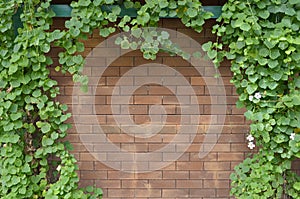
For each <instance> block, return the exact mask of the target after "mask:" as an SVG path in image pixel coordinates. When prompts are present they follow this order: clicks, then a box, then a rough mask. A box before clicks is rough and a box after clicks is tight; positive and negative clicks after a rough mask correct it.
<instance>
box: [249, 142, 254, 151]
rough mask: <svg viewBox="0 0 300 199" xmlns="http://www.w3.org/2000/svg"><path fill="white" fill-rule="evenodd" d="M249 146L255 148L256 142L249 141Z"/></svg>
mask: <svg viewBox="0 0 300 199" xmlns="http://www.w3.org/2000/svg"><path fill="white" fill-rule="evenodd" d="M248 148H249V149H251V150H252V149H254V148H255V144H254V143H253V142H249V143H248Z"/></svg>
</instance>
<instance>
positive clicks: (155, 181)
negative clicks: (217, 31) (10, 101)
mask: <svg viewBox="0 0 300 199" xmlns="http://www.w3.org/2000/svg"><path fill="white" fill-rule="evenodd" d="M63 23H64V20H63V19H56V20H55V23H54V26H56V27H58V28H61V27H62V25H63ZM213 24H214V20H209V21H208V22H207V23H206V24H205V26H204V30H203V32H202V33H200V34H198V33H195V32H193V31H192V30H190V29H187V28H185V27H184V26H183V25H181V23H180V21H179V20H177V19H163V20H162V21H161V22H160V25H161V27H164V28H169V29H173V30H176V31H179V32H181V33H184V34H186V35H188V36H189V37H191V38H193V39H195V40H196V41H198V42H199V43H200V44H201V43H204V42H206V41H209V40H214V38H213V36H212V35H211V33H210V31H211V27H212V25H213ZM102 41H103V39H102V38H100V37H99V36H98V34H97V32H95V33H94V34H93V35H92V36H91V38H89V40H88V41H86V42H85V45H86V51H85V52H84V53H83V55H84V56H87V55H88V53H90V52H91V50H92V49H94V47H96V46H97V45H98V44H99V43H100V42H102ZM189 45H191V46H193V44H189ZM94 50H95V49H94ZM57 52H59V49H53V51H52V52H51V56H52V57H53V59H54V60H55V62H56V63H57ZM113 54H114V51H113V50H112V51H111V52H110V51H109V50H108V51H107V55H105V56H106V61H107V60H108V59H109V57H110V56H112V55H113ZM87 62H88V64H89V71H88V72H87V73H88V74H89V75H90V76H91V78H90V83H91V84H92V85H93V87H96V89H95V93H88V94H94V95H95V106H94V107H93V105H92V104H90V102H89V100H87V99H86V98H85V97H84V96H83V95H80V96H75V98H76V99H75V100H74V99H73V106H72V94H73V88H72V86H73V83H72V81H71V78H70V76H63V75H61V74H59V73H56V72H55V71H52V74H51V75H52V76H53V78H54V79H56V80H57V81H58V82H59V85H60V88H61V95H60V96H59V97H58V100H59V101H61V102H62V103H66V104H68V105H70V111H72V109H73V111H74V109H79V110H80V113H81V118H80V121H81V124H79V126H80V127H79V128H77V129H76V128H75V125H73V127H74V128H73V129H71V130H70V134H69V136H68V140H70V141H71V142H72V143H73V145H74V148H75V149H74V151H73V154H74V155H75V156H76V158H77V159H78V164H79V169H80V170H79V176H80V185H81V186H86V185H93V184H96V185H97V186H99V187H101V188H102V189H103V191H104V198H229V190H230V180H229V175H230V173H231V172H232V170H233V167H234V166H235V165H236V164H237V163H239V162H241V161H242V160H243V159H244V158H245V154H246V153H247V152H248V150H247V148H246V141H245V135H246V133H247V131H248V126H247V123H246V121H245V118H244V116H243V110H239V109H237V108H236V107H235V101H236V99H237V95H236V93H235V89H234V87H233V85H231V84H230V83H229V80H230V78H231V75H232V74H231V72H230V69H229V63H227V62H226V63H223V65H222V66H221V67H220V69H219V71H220V73H221V79H222V80H223V82H224V88H225V92H226V100H227V110H226V119H225V124H224V126H223V130H222V132H216V134H215V135H210V136H216V137H217V136H219V137H218V138H219V139H218V142H217V144H216V145H215V146H214V147H213V149H212V151H211V152H210V153H209V154H208V155H207V156H205V157H204V158H202V159H200V158H199V157H198V154H199V150H200V147H201V146H202V145H204V146H203V147H204V148H205V147H209V146H210V143H209V142H208V143H207V142H206V143H203V141H204V138H205V136H206V134H205V133H206V131H207V128H208V127H209V126H212V127H218V126H220V125H222V123H221V122H220V121H219V119H218V117H217V115H214V116H215V117H212V118H211V115H212V114H218V113H217V109H216V110H214V111H215V112H212V108H211V106H212V105H216V106H218V105H221V104H222V103H223V102H222V101H220V100H221V98H220V99H219V97H220V96H218V92H216V93H210V92H209V89H208V87H209V86H215V85H216V82H218V81H219V80H218V79H215V78H214V77H212V76H205V80H206V81H203V78H204V77H202V76H201V75H199V73H198V72H197V71H196V70H195V68H194V67H193V66H191V64H190V63H189V62H187V61H185V60H183V59H182V58H180V57H170V56H169V55H167V54H163V53H161V54H159V55H158V57H157V60H155V61H154V62H155V63H160V64H165V65H167V66H170V67H172V68H173V69H175V70H176V71H178V72H180V73H181V74H182V75H183V76H184V77H185V78H186V80H187V81H188V82H189V83H190V85H192V87H193V89H194V90H195V93H196V95H197V98H198V102H197V103H198V104H199V110H200V114H201V120H200V122H199V128H198V132H197V135H196V136H195V138H194V139H193V140H191V145H190V146H189V147H188V149H187V150H186V151H185V153H183V155H182V156H181V157H179V159H177V160H176V161H174V162H171V163H170V164H169V165H168V166H166V167H165V168H162V169H159V170H154V171H152V172H148V173H128V172H122V171H119V170H117V169H112V168H110V167H108V166H106V165H105V164H103V163H101V161H99V160H98V159H97V156H96V158H95V156H93V155H92V153H91V152H90V151H91V150H92V152H93V153H94V154H95V153H96V154H97V153H98V152H101V150H102V149H103V148H101V147H98V148H97V145H95V144H94V145H93V146H92V147H93V149H91V147H90V146H89V145H84V144H83V143H82V140H81V139H80V135H81V134H80V132H79V131H80V128H81V129H82V131H84V132H85V133H91V134H93V132H94V128H95V126H94V125H93V122H91V121H93V118H92V116H93V115H96V116H97V123H98V125H100V126H101V128H102V129H103V130H104V132H105V134H106V137H107V138H108V139H109V140H110V141H111V142H112V143H114V145H116V146H117V147H119V148H120V149H122V150H127V151H130V152H136V153H141V152H144V153H145V152H152V151H155V150H158V149H160V148H162V147H163V146H164V145H166V144H168V143H170V142H172V139H173V138H174V136H175V135H176V134H177V131H178V128H179V126H180V122H181V121H180V113H181V112H180V111H182V110H181V109H182V107H181V106H180V104H179V102H178V100H177V98H176V97H177V96H178V95H181V94H182V95H184V92H185V89H184V87H182V88H180V86H177V85H176V83H174V86H173V87H176V86H177V88H176V89H175V90H176V93H172V92H171V91H170V90H169V89H167V88H166V87H164V86H161V85H156V84H148V85H144V86H141V87H140V88H139V89H137V90H136V91H135V92H134V94H133V95H132V97H131V98H130V100H129V110H130V114H131V117H132V118H133V120H134V121H135V122H136V123H138V124H143V123H148V122H149V121H150V119H149V116H148V113H149V110H150V108H151V105H153V104H156V105H157V104H160V105H162V106H164V107H165V108H166V112H167V121H166V124H165V127H164V128H163V129H162V131H160V132H159V133H158V134H156V135H154V136H153V137H150V138H147V139H146V138H138V137H134V136H130V135H127V134H126V133H124V132H123V131H122V130H121V129H120V128H119V127H118V126H117V125H116V123H115V121H114V118H113V117H114V115H113V114H112V110H111V98H112V91H113V89H114V87H115V86H116V85H115V84H116V82H117V81H118V80H119V79H120V77H122V76H123V75H124V74H125V73H126V72H127V71H129V70H130V69H132V68H134V67H136V66H140V65H142V64H146V63H153V62H151V61H146V60H144V59H143V58H142V54H141V53H139V52H137V51H135V52H131V53H128V54H125V55H123V56H121V57H119V58H118V59H117V60H115V61H114V62H112V64H110V66H109V67H108V68H107V69H106V70H105V72H104V73H103V75H102V77H101V78H100V80H99V82H97V79H98V77H93V74H96V73H97V69H98V67H100V66H101V65H105V59H103V61H101V59H96V60H93V59H89V60H88V61H87ZM213 70H214V69H213V67H212V66H206V67H203V72H204V73H203V74H213V73H212V71H213ZM159 72H160V71H158V73H159ZM152 73H153V74H147V76H148V77H150V76H151V75H152V76H153V78H155V70H153V71H152ZM169 75H170V74H169ZM169 78H171V79H172V78H173V76H172V74H171V75H170V76H169ZM136 79H137V78H136ZM136 79H135V80H132V81H137V80H136ZM128 81H129V82H130V81H131V80H128ZM171 87H172V85H171ZM90 92H92V91H90ZM88 94H87V95H88ZM74 103H75V104H74ZM76 103H77V104H76ZM113 106H118V107H115V108H116V110H117V111H119V112H117V114H122V111H123V109H122V103H120V104H117V105H115V104H114V105H113ZM114 114H116V113H114ZM70 122H71V123H74V119H71V120H70ZM94 122H95V121H94ZM77 127H78V126H77ZM219 133H221V134H219ZM91 139H93V138H91ZM91 144H92V142H91ZM98 155H99V154H98ZM163 155H165V156H166V157H163V156H162V157H161V158H162V161H164V158H168V154H163ZM171 155H172V154H171ZM109 158H110V157H106V160H108V159H109ZM120 158H121V157H120ZM111 161H112V162H113V161H115V163H116V164H120V160H115V159H113V160H111ZM121 164H126V163H124V162H121ZM127 164H129V165H132V166H134V163H131V162H130V161H128V162H127ZM152 164H153V165H155V161H154V162H152ZM148 166H149V165H148Z"/></svg>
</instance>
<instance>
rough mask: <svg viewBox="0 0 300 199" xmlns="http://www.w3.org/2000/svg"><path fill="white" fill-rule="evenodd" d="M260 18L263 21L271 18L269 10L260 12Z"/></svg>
mask: <svg viewBox="0 0 300 199" xmlns="http://www.w3.org/2000/svg"><path fill="white" fill-rule="evenodd" d="M258 16H260V17H261V18H263V19H267V18H268V17H269V16H270V12H269V11H268V10H260V11H259V12H258Z"/></svg>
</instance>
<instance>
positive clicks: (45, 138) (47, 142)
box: [42, 137, 54, 146]
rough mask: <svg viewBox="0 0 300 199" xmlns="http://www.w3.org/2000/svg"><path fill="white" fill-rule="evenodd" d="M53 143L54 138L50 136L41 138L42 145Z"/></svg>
mask: <svg viewBox="0 0 300 199" xmlns="http://www.w3.org/2000/svg"><path fill="white" fill-rule="evenodd" d="M53 143H54V140H53V139H51V138H47V137H43V139H42V145H43V146H50V145H52V144H53Z"/></svg>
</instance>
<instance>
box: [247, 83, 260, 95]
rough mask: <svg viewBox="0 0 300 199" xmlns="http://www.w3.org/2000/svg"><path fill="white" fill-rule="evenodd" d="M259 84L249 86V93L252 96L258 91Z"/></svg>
mask: <svg viewBox="0 0 300 199" xmlns="http://www.w3.org/2000/svg"><path fill="white" fill-rule="evenodd" d="M257 88H258V86H257V84H249V85H248V86H247V88H246V90H247V92H248V93H249V94H250V95H251V94H253V93H254V92H255V91H256V90H257Z"/></svg>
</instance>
